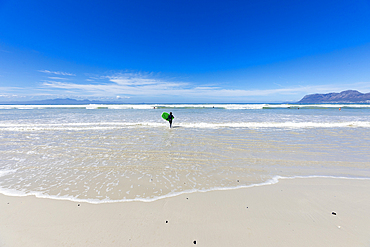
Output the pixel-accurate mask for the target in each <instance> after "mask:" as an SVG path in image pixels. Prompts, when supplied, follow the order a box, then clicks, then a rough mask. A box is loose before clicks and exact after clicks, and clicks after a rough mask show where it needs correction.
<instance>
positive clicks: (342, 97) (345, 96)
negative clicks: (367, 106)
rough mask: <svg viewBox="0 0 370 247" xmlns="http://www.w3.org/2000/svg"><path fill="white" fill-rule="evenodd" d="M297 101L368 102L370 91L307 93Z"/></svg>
mask: <svg viewBox="0 0 370 247" xmlns="http://www.w3.org/2000/svg"><path fill="white" fill-rule="evenodd" d="M298 103H311V104H315V103H370V93H366V94H364V93H360V92H359V91H356V90H347V91H343V92H340V93H327V94H309V95H306V96H304V97H303V98H302V99H301V100H300V101H298Z"/></svg>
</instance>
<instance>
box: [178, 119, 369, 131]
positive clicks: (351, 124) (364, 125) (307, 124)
mask: <svg viewBox="0 0 370 247" xmlns="http://www.w3.org/2000/svg"><path fill="white" fill-rule="evenodd" d="M181 126H182V127H188V128H251V129H258V128H287V129H290V128H292V129H302V128H358V127H362V128H370V122H360V121H357V122H339V123H319V122H282V123H269V122H244V123H217V124H216V123H215V124H214V123H191V124H182V125H181Z"/></svg>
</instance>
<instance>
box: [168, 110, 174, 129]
mask: <svg viewBox="0 0 370 247" xmlns="http://www.w3.org/2000/svg"><path fill="white" fill-rule="evenodd" d="M174 118H175V117H174V116H173V115H172V112H170V115H168V118H167V120H168V122H170V128H171V127H172V119H174Z"/></svg>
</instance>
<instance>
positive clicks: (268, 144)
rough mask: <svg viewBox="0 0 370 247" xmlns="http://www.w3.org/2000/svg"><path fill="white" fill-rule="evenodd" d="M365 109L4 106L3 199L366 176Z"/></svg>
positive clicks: (369, 129)
mask: <svg viewBox="0 0 370 247" xmlns="http://www.w3.org/2000/svg"><path fill="white" fill-rule="evenodd" d="M369 106H370V105H306V106H301V105H299V106H297V105H268V104H234V105H85V106H5V105H2V106H0V138H1V140H2V141H1V143H0V192H1V193H4V194H9V195H26V194H35V195H37V196H40V197H50V198H56V199H63V198H65V199H67V198H68V199H71V200H77V201H78V200H85V201H90V202H95V203H98V202H114V201H122V200H123V201H124V200H143V201H149V200H155V199H157V198H161V197H165V196H171V195H175V194H178V193H183V192H193V191H200V190H203V191H206V190H212V189H222V188H235V187H240V186H249V185H253V184H260V183H265V182H266V181H269V180H270V179H272V178H274V177H276V176H283V177H294V176H317V175H319V176H341V177H362V178H370V169H369V167H370V166H369V165H370V152H369V151H370V148H369V146H370V114H369V113H370V107H369ZM154 107H156V108H157V109H153V108H154ZM213 107H214V108H213ZM289 107H290V108H289ZM298 107H299V108H300V109H298ZM339 107H342V110H341V111H339V110H338V108H339ZM158 108H159V109H158ZM163 111H166V112H169V111H172V112H173V114H174V116H175V119H174V122H173V126H174V128H172V129H169V126H168V123H167V122H165V121H164V120H163V119H161V117H160V116H161V113H162V112H163Z"/></svg>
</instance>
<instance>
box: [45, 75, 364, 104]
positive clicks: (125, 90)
mask: <svg viewBox="0 0 370 247" xmlns="http://www.w3.org/2000/svg"><path fill="white" fill-rule="evenodd" d="M90 78H91V77H90ZM95 79H96V81H95V82H94V84H91V83H90V84H79V83H69V82H60V81H55V80H51V81H46V82H44V83H43V85H44V86H45V87H47V88H54V89H62V90H69V93H71V92H74V93H75V94H80V95H84V96H95V97H97V96H98V97H100V96H108V97H113V98H117V99H119V98H121V97H127V96H130V95H132V96H145V97H153V96H175V97H177V96H178V97H198V98H202V97H218V98H223V97H224V98H232V97H239V98H243V97H258V96H260V97H269V96H274V97H275V96H279V95H280V96H281V97H284V95H285V96H286V95H290V96H292V95H293V96H294V97H296V98H299V97H302V96H303V95H305V94H312V93H328V92H340V91H343V90H348V89H355V90H360V91H361V89H362V92H368V91H369V90H370V86H369V85H370V84H369V83H353V84H327V85H308V86H300V85H297V86H296V87H287V88H282V87H281V85H280V87H279V88H277V89H256V90H245V89H226V88H222V87H220V86H209V85H208V86H193V85H191V84H189V83H185V82H176V81H165V80H162V79H157V78H153V77H151V75H142V74H139V73H137V74H135V73H119V74H115V75H113V76H101V77H96V78H95ZM99 82H100V83H99ZM117 95H120V96H117ZM121 95H125V96H121Z"/></svg>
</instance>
